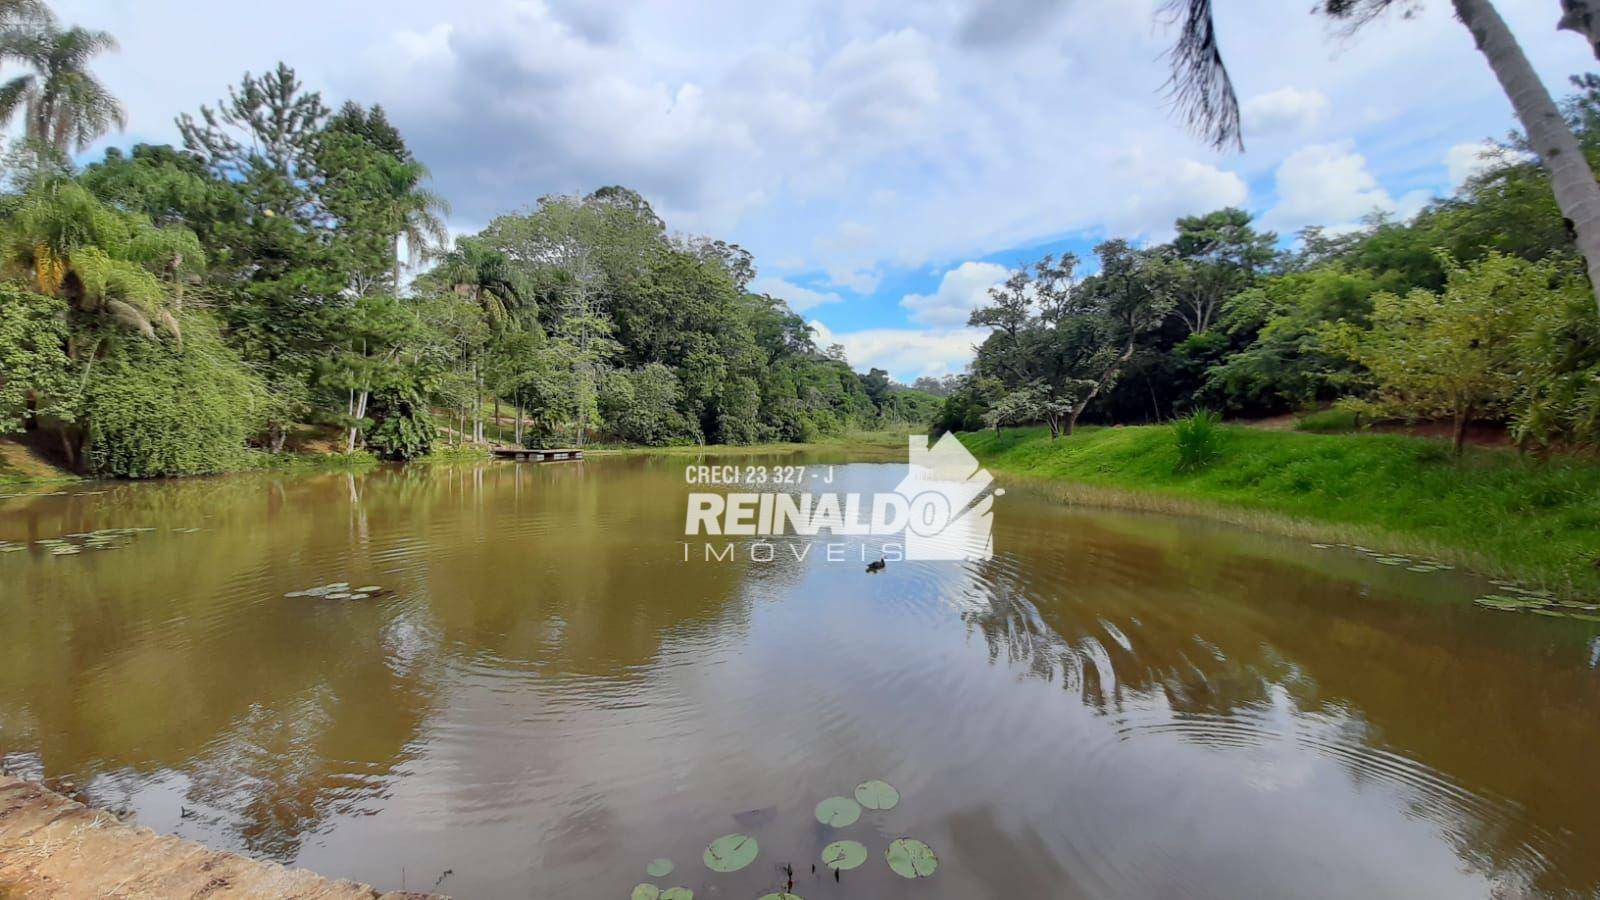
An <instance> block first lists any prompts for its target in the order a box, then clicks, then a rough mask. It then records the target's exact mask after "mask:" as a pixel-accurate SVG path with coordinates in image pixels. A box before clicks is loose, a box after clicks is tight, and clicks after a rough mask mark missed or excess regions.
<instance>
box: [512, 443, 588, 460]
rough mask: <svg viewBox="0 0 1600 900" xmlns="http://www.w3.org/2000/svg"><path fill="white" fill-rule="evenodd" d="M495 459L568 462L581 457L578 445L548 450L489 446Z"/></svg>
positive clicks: (581, 453)
mask: <svg viewBox="0 0 1600 900" xmlns="http://www.w3.org/2000/svg"><path fill="white" fill-rule="evenodd" d="M489 452H490V453H493V454H494V458H495V459H514V460H516V461H517V462H569V461H571V460H574V459H583V450H582V449H581V448H578V447H561V448H556V449H549V450H530V449H528V448H527V447H490V448H489Z"/></svg>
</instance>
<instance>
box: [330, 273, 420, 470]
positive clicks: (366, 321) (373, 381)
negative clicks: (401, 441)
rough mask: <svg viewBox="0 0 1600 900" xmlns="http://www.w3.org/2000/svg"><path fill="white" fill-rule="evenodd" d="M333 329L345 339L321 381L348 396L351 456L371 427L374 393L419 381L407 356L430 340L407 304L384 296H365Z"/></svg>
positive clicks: (347, 434) (346, 418)
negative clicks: (369, 414)
mask: <svg viewBox="0 0 1600 900" xmlns="http://www.w3.org/2000/svg"><path fill="white" fill-rule="evenodd" d="M329 326H330V330H336V331H337V332H338V333H339V334H340V335H341V340H340V341H339V346H338V348H337V349H336V350H335V351H334V353H333V354H331V355H330V356H329V357H328V358H327V359H326V360H324V362H323V364H322V379H321V380H322V382H323V383H324V384H325V385H327V386H328V387H331V388H333V389H335V390H337V391H340V392H341V393H343V394H344V395H345V398H346V406H345V415H344V418H343V422H342V424H343V425H344V428H345V452H347V453H350V452H354V451H355V449H356V446H357V441H358V440H359V438H360V437H361V434H362V432H363V430H364V429H366V428H368V427H369V426H370V425H371V421H370V420H369V419H368V417H367V404H368V401H369V400H370V399H371V397H372V394H373V393H374V392H375V391H390V392H394V391H398V390H402V389H403V388H405V387H406V386H407V385H408V383H410V382H412V381H413V380H414V377H415V372H414V369H413V366H411V365H407V364H406V363H405V361H403V355H404V354H405V353H406V351H407V350H408V349H410V348H414V347H415V346H417V345H418V344H420V343H422V342H423V341H424V340H425V338H424V336H423V335H422V334H421V333H420V332H421V330H422V329H423V327H424V326H423V322H422V320H421V319H419V318H418V317H417V315H416V313H415V312H414V311H413V310H412V309H411V308H410V307H409V306H408V305H407V304H405V303H403V302H401V301H399V300H396V299H394V298H393V297H388V296H383V295H372V296H368V297H362V298H360V299H359V300H357V301H356V302H355V304H354V305H352V306H350V307H348V308H345V309H341V310H340V311H339V312H338V313H336V314H335V315H334V317H333V320H332V321H330V322H329Z"/></svg>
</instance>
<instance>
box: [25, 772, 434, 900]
mask: <svg viewBox="0 0 1600 900" xmlns="http://www.w3.org/2000/svg"><path fill="white" fill-rule="evenodd" d="M8 892H15V893H16V894H18V895H20V896H24V897H32V896H42V897H91V896H92V897H99V896H113V895H114V896H119V897H120V896H146V897H199V896H207V895H210V894H214V893H224V894H227V895H228V896H236V897H261V898H268V897H290V896H293V897H316V898H329V900H346V898H349V900H355V898H381V900H425V898H436V897H440V896H442V895H439V894H426V893H419V892H415V891H389V892H383V891H379V890H377V889H376V888H374V887H372V886H370V885H365V884H358V883H357V882H354V881H344V880H338V881H335V880H333V879H329V878H324V877H322V876H321V875H318V874H316V873H314V872H308V871H306V870H305V869H290V868H286V867H284V866H281V865H278V864H277V863H270V862H261V861H258V860H253V859H247V858H245V857H243V856H240V855H238V854H236V853H228V852H226V851H221V850H211V849H208V848H207V847H205V846H203V845H201V844H199V843H196V842H194V841H190V840H185V839H183V838H180V837H175V836H173V835H162V834H156V833H155V832H154V831H151V830H150V829H148V828H139V827H135V826H133V825H128V824H125V823H123V822H122V821H120V820H119V819H117V817H116V816H113V815H111V814H110V813H108V812H104V811H102V810H96V809H90V808H89V807H87V806H84V805H83V804H82V803H78V802H77V801H75V800H71V799H69V798H67V797H64V796H62V795H61V794H57V793H55V792H54V791H51V790H49V789H48V788H45V787H44V786H42V785H39V784H36V783H34V782H30V781H23V780H22V779H20V778H14V777H12V776H9V775H4V774H0V894H4V895H6V896H10V893H8Z"/></svg>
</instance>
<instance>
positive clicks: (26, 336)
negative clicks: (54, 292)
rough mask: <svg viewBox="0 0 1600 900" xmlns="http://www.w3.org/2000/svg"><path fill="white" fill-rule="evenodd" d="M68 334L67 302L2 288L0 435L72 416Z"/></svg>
mask: <svg viewBox="0 0 1600 900" xmlns="http://www.w3.org/2000/svg"><path fill="white" fill-rule="evenodd" d="M67 334H68V332H67V305H66V304H65V303H63V302H62V301H60V300H57V299H55V298H53V297H44V296H41V295H39V294H32V293H29V292H27V291H24V290H20V289H18V288H17V287H15V286H13V285H7V284H0V434H6V433H9V432H14V431H21V430H22V429H23V428H24V427H26V426H27V425H28V424H29V422H30V420H34V419H36V418H40V417H49V418H56V419H62V420H71V419H72V418H73V417H74V405H75V403H74V401H75V400H76V389H77V383H76V381H75V379H74V378H73V377H72V375H73V367H72V361H71V359H69V358H68V357H67V353H66V346H67Z"/></svg>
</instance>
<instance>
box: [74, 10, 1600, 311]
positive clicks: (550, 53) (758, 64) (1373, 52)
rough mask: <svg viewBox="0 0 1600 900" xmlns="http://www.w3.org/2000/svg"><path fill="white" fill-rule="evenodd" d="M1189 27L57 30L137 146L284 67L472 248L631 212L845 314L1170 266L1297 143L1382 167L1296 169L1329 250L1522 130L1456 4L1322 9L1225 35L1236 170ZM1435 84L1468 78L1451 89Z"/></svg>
mask: <svg viewBox="0 0 1600 900" xmlns="http://www.w3.org/2000/svg"><path fill="white" fill-rule="evenodd" d="M1164 5H1165V0H1073V2H1068V0H947V2H942V3H905V2H903V0H796V2H793V3H786V4H777V5H773V4H768V5H765V6H761V5H752V4H749V3H748V2H746V0H702V2H698V3H695V4H691V5H687V6H686V5H682V4H662V3H649V2H641V0H616V2H612V3H593V2H585V0H480V2H475V3H473V4H470V5H467V4H456V5H454V6H451V5H448V4H444V5H442V4H439V3H437V2H433V0H389V2H388V3H387V4H386V5H385V6H384V12H385V14H384V15H382V16H373V15H371V14H370V9H368V8H366V7H367V6H370V4H343V5H341V4H328V3H327V2H326V0H278V2H276V3H273V4H268V5H261V4H257V5H256V6H249V5H244V6H240V7H239V8H238V10H235V11H233V12H234V13H235V20H234V21H233V25H234V27H231V28H226V29H219V28H216V27H214V23H212V22H210V21H208V20H206V19H204V17H200V18H196V17H195V16H194V14H193V6H194V4H193V3H192V0H140V2H139V3H137V4H128V3H109V4H108V3H106V2H105V0H53V2H52V7H53V8H55V9H56V11H57V13H58V14H59V15H60V16H61V18H62V19H63V20H66V21H73V22H82V23H83V24H85V25H89V26H92V27H103V28H107V29H109V30H111V31H112V32H113V33H115V34H116V35H117V36H118V38H119V39H120V40H121V43H122V46H123V50H122V52H121V53H120V54H116V55H111V56H108V57H106V58H104V59H102V60H98V61H97V63H96V67H97V72H98V73H99V74H101V75H102V77H103V78H105V80H106V81H107V82H108V83H109V84H111V85H112V86H113V88H114V89H115V90H116V91H117V93H118V95H119V96H120V97H121V98H122V99H123V100H124V101H125V102H126V104H127V106H128V111H129V115H130V120H131V121H130V129H129V132H128V134H127V135H123V136H116V137H112V138H110V139H109V140H110V141H114V142H117V143H128V142H131V141H134V140H148V141H172V140H175V139H176V134H175V130H174V128H173V126H172V117H173V116H174V114H176V113H178V112H180V111H193V110H195V109H196V108H197V107H198V106H199V104H200V103H203V102H206V103H209V102H214V101H215V99H216V98H217V97H219V96H222V95H224V94H225V91H226V86H227V85H228V84H230V83H233V82H236V81H237V80H238V77H239V75H240V73H241V72H242V71H243V70H245V69H250V70H253V71H257V72H260V71H263V70H265V69H268V68H270V67H271V66H272V65H274V64H275V63H276V62H277V60H279V59H280V58H281V59H284V60H286V61H288V62H289V63H290V64H292V65H294V66H295V67H296V68H297V70H298V72H299V74H300V76H301V77H302V79H303V80H304V81H305V83H306V85H307V87H308V88H311V89H317V90H321V91H323V92H324V96H325V98H326V99H327V100H328V101H329V102H330V103H331V104H333V105H337V104H338V103H339V102H342V101H343V100H344V99H346V98H351V99H357V100H360V101H362V102H365V103H374V102H377V103H382V104H383V105H384V106H385V108H386V109H387V110H388V111H389V113H390V117H391V119H393V120H394V121H395V122H396V124H397V125H398V126H399V127H400V128H401V130H402V131H403V132H404V134H405V135H406V138H407V140H408V142H409V143H410V144H411V145H412V147H413V149H414V150H415V151H416V152H417V154H418V156H419V157H420V158H421V159H422V160H423V161H424V162H426V163H427V164H428V165H429V166H430V168H431V169H432V171H433V174H434V180H435V184H434V187H435V188H436V189H437V190H438V191H439V192H440V193H442V194H443V195H445V196H446V197H448V198H449V199H450V200H451V203H452V206H453V208H454V214H453V220H452V223H451V224H452V226H454V227H456V228H458V229H459V228H463V227H466V226H467V225H468V224H475V223H484V222H487V221H489V220H490V219H491V218H492V217H493V216H495V215H497V214H500V213H502V212H506V211H510V210H515V209H518V208H519V207H522V206H524V205H527V204H531V203H533V202H535V201H536V200H537V199H538V198H539V197H540V196H541V195H544V194H549V193H559V192H574V191H589V190H593V189H594V188H596V187H598V186H601V185H605V184H625V185H628V186H630V187H633V188H635V189H637V190H639V191H641V192H642V193H643V194H644V195H645V196H646V197H647V198H648V199H649V200H650V201H651V203H652V204H654V205H655V206H656V208H657V210H658V212H660V213H661V214H662V215H663V216H664V217H665V218H666V219H667V221H668V222H669V223H670V224H671V225H672V226H673V227H674V228H676V229H680V230H684V231H691V232H702V233H712V234H715V235H717V236H718V237H723V238H726V239H729V240H734V241H738V242H739V243H740V244H742V245H743V246H745V247H747V248H748V249H750V250H751V251H752V252H754V253H755V254H756V256H757V259H758V260H759V261H760V262H761V264H762V266H763V268H764V269H765V270H766V271H767V272H768V273H769V274H772V275H775V276H780V277H783V278H785V279H787V280H788V281H789V282H790V283H793V284H798V285H804V286H807V288H808V289H810V290H813V291H815V292H816V293H817V294H819V295H822V296H827V295H829V294H837V295H839V296H841V297H846V298H848V297H850V296H852V295H854V294H864V293H868V292H873V291H876V290H877V289H878V288H879V286H880V284H881V283H882V280H883V279H884V278H886V277H888V276H891V275H893V274H895V273H897V272H900V271H904V270H907V269H911V268H922V267H925V266H930V265H936V266H941V267H944V266H949V265H952V264H955V263H957V262H960V261H961V260H972V259H980V258H984V257H987V256H989V255H991V254H994V253H997V252H1000V251H1005V250H1012V249H1015V248H1018V247H1025V246H1034V245H1038V244H1041V243H1045V242H1050V241H1056V240H1059V239H1062V238H1071V237H1079V236H1087V237H1098V236H1101V235H1104V234H1120V235H1128V236H1132V237H1136V238H1146V239H1150V238H1153V239H1157V240H1159V239H1162V238H1164V237H1165V236H1166V234H1168V233H1170V229H1171V227H1172V220H1173V219H1174V218H1175V217H1177V216H1179V215H1182V214H1188V213H1194V212H1200V211H1204V210H1206V209H1212V208H1216V207H1217V206H1223V205H1230V204H1232V205H1244V206H1251V207H1257V208H1258V207H1260V206H1261V201H1262V200H1263V199H1265V198H1259V197H1257V198H1253V197H1251V196H1250V192H1249V191H1248V190H1247V189H1246V184H1250V185H1262V186H1270V185H1271V184H1272V182H1273V179H1274V173H1275V171H1277V170H1278V169H1279V168H1280V164H1286V163H1287V160H1286V156H1287V155H1288V154H1289V153H1290V151H1293V150H1297V149H1301V148H1298V147H1297V146H1284V145H1280V144H1275V143H1274V141H1275V140H1284V141H1287V140H1290V139H1293V140H1296V141H1304V140H1308V139H1307V138H1305V137H1304V135H1305V134H1307V133H1309V132H1306V131H1304V130H1303V129H1304V128H1306V127H1310V126H1314V127H1315V132H1314V133H1316V134H1348V135H1351V136H1353V137H1354V138H1356V139H1357V140H1359V141H1360V144H1359V147H1360V149H1361V150H1362V151H1363V152H1364V153H1365V154H1366V159H1365V161H1364V164H1363V166H1362V167H1361V168H1362V169H1363V170H1364V171H1365V172H1366V174H1367V175H1368V176H1369V177H1371V178H1372V179H1373V182H1374V183H1372V184H1368V185H1366V186H1365V187H1362V186H1360V185H1356V186H1355V187H1354V189H1353V193H1352V192H1351V190H1349V189H1347V190H1345V191H1344V194H1343V196H1344V197H1345V201H1340V202H1337V203H1336V202H1334V200H1333V199H1331V198H1330V197H1322V198H1320V200H1319V199H1318V198H1316V197H1314V196H1310V193H1315V192H1314V191H1311V192H1310V193H1307V192H1301V193H1299V194H1296V193H1295V191H1294V190H1293V187H1294V184H1293V181H1294V179H1293V178H1292V177H1290V176H1292V175H1293V174H1294V172H1293V167H1292V166H1291V167H1288V171H1286V172H1284V173H1283V174H1284V177H1285V180H1286V182H1287V183H1288V184H1287V185H1286V186H1288V187H1289V188H1290V190H1289V191H1288V193H1289V194H1291V195H1292V196H1291V202H1290V203H1289V204H1288V205H1286V206H1284V207H1283V209H1282V211H1281V213H1282V215H1284V216H1287V217H1289V218H1297V219H1301V220H1304V221H1302V222H1300V223H1298V224H1304V223H1305V221H1319V220H1320V221H1330V220H1329V219H1327V218H1326V217H1325V215H1324V213H1326V212H1328V211H1330V210H1332V211H1333V212H1339V213H1341V214H1343V213H1348V212H1349V210H1350V208H1352V207H1354V208H1359V207H1363V206H1367V205H1377V206H1380V207H1381V206H1383V204H1382V202H1381V201H1382V199H1383V197H1384V196H1385V195H1387V192H1386V191H1384V190H1383V188H1382V185H1383V184H1393V183H1394V182H1393V181H1392V180H1391V179H1394V178H1401V177H1403V178H1410V179H1413V180H1415V179H1417V178H1418V177H1422V178H1425V179H1437V180H1438V181H1439V182H1442V181H1443V179H1444V178H1445V172H1446V169H1445V168H1444V167H1443V166H1440V160H1441V159H1442V157H1443V155H1444V153H1445V151H1446V150H1447V149H1448V148H1449V146H1450V145H1451V144H1452V143H1455V142H1458V141H1462V140H1465V139H1468V138H1472V137H1476V136H1479V135H1486V134H1498V133H1501V132H1503V131H1504V130H1505V128H1506V127H1507V125H1508V124H1509V122H1508V113H1507V109H1506V103H1505V98H1504V95H1503V93H1502V92H1501V90H1500V88H1499V87H1498V85H1497V84H1496V83H1495V81H1494V79H1493V77H1492V76H1491V75H1490V73H1489V71H1488V69H1487V67H1486V66H1484V65H1483V64H1482V62H1481V60H1480V59H1478V57H1477V55H1476V54H1474V53H1473V51H1472V49H1471V46H1470V42H1469V41H1467V40H1466V38H1465V35H1464V32H1463V31H1462V29H1461V26H1460V25H1459V23H1457V22H1455V21H1453V20H1452V18H1451V15H1450V10H1449V4H1445V3H1433V4H1424V5H1423V6H1422V8H1421V9H1420V11H1419V13H1418V15H1417V16H1415V17H1413V18H1409V19H1406V20H1404V21H1400V20H1396V21H1394V22H1390V23H1386V24H1385V26H1384V27H1382V28H1376V29H1368V30H1367V31H1366V32H1364V33H1363V35H1362V36H1361V40H1359V41H1353V42H1345V43H1344V44H1343V45H1339V44H1337V43H1330V42H1329V40H1328V34H1327V31H1326V28H1325V23H1324V22H1323V21H1322V20H1321V19H1319V18H1318V17H1315V16H1311V15H1308V14H1307V11H1306V8H1305V7H1304V6H1303V5H1300V4H1293V3H1284V2H1282V0H1233V2H1230V3H1227V4H1219V5H1218V8H1217V16H1218V28H1219V32H1220V33H1221V35H1222V36H1223V38H1224V40H1225V41H1226V44H1227V46H1228V47H1229V48H1231V49H1230V58H1229V62H1230V71H1231V73H1232V74H1233V76H1234V81H1235V83H1236V84H1237V85H1238V86H1239V88H1240V90H1241V91H1242V92H1243V96H1245V97H1246V98H1249V99H1248V100H1247V102H1246V104H1245V107H1246V116H1247V118H1248V119H1249V127H1250V128H1251V129H1252V130H1254V131H1255V132H1256V133H1259V134H1262V135H1264V136H1265V135H1278V138H1269V139H1264V140H1262V141H1261V142H1259V143H1252V144H1251V153H1249V154H1247V155H1243V156H1235V155H1218V154H1215V153H1213V152H1212V151H1211V150H1210V148H1208V147H1207V146H1206V145H1205V143H1204V142H1203V141H1199V140H1196V139H1195V138H1194V137H1193V136H1191V135H1189V134H1187V133H1186V132H1185V131H1184V129H1183V128H1182V127H1181V126H1180V125H1179V124H1178V123H1176V122H1174V121H1173V118H1172V116H1171V114H1170V110H1169V109H1168V108H1166V106H1165V105H1164V104H1163V103H1162V102H1161V92H1162V86H1163V83H1164V81H1165V80H1166V71H1165V67H1164V66H1163V64H1162V62H1161V61H1160V57H1161V54H1162V52H1163V51H1164V50H1165V49H1166V47H1167V45H1168V42H1169V40H1170V39H1171V37H1172V31H1171V29H1170V28H1163V27H1152V23H1153V22H1155V21H1157V19H1156V13H1157V11H1158V10H1159V9H1160V8H1161V7H1162V6H1164ZM1524 7H1526V8H1524ZM1503 14H1504V15H1506V17H1507V18H1508V19H1509V20H1510V24H1511V27H1512V29H1513V30H1515V31H1516V32H1517V33H1518V34H1519V36H1521V37H1522V38H1523V40H1524V43H1525V49H1526V50H1527V52H1528V55H1529V57H1530V58H1531V59H1532V60H1533V62H1534V64H1535V65H1536V66H1538V67H1539V69H1540V72H1541V74H1543V75H1544V76H1545V78H1546V81H1547V83H1549V84H1557V83H1559V82H1560V80H1561V78H1562V76H1563V75H1564V74H1565V73H1566V72H1569V71H1577V70H1580V69H1581V68H1582V67H1583V66H1584V64H1585V63H1584V60H1585V59H1586V56H1585V52H1586V51H1585V48H1584V46H1583V44H1582V42H1575V41H1572V40H1571V38H1570V36H1564V35H1557V34H1556V33H1555V32H1553V31H1551V30H1550V29H1549V28H1548V27H1547V25H1548V23H1547V22H1546V21H1545V18H1544V17H1545V13H1544V12H1542V11H1541V10H1540V8H1539V5H1538V4H1534V3H1524V4H1505V8H1504V10H1503ZM308 21H315V22H317V25H318V27H317V28H314V29H307V28H304V27H302V25H303V23H305V22H308ZM1252 48H1255V49H1252ZM1259 48H1269V49H1270V52H1260V49H1259ZM1589 62H1591V63H1592V59H1590V60H1589ZM1418 71H1450V72H1452V73H1455V75H1456V76H1457V77H1452V78H1451V79H1449V80H1448V81H1449V83H1448V84H1446V85H1444V86H1443V87H1441V86H1440V84H1439V83H1438V82H1437V80H1436V79H1424V78H1416V77H1415V73H1416V72H1418ZM1309 85H1314V86H1315V87H1316V90H1311V89H1309V88H1308V87H1306V86H1309ZM1286 86H1291V87H1286ZM1273 129H1281V130H1273ZM1354 149H1355V147H1354V146H1351V147H1346V148H1344V152H1345V153H1347V154H1348V153H1353V152H1354ZM1300 162H1301V163H1304V160H1301V161H1300ZM1418 173H1426V174H1424V175H1422V176H1419V175H1418ZM1435 186H1436V187H1443V186H1444V185H1443V184H1442V183H1441V184H1438V185H1435ZM1346 187H1347V188H1349V186H1348V185H1347V186H1346ZM1352 196H1353V197H1354V198H1355V201H1356V202H1346V201H1349V199H1350V197H1352ZM1388 196H1389V199H1390V203H1391V205H1392V207H1393V208H1394V209H1396V210H1397V211H1404V210H1405V209H1407V208H1408V204H1409V203H1410V201H1409V200H1408V198H1407V197H1395V196H1393V195H1388ZM1252 200H1255V201H1256V202H1255V203H1251V201H1252ZM1297 208H1299V209H1301V212H1298V213H1297V212H1295V210H1296V209H1297ZM1280 227H1281V226H1280ZM794 296H798V295H794ZM798 302H805V301H798ZM876 302H883V303H886V304H892V303H893V302H894V299H891V298H882V299H880V300H878V301H876ZM823 308H826V309H833V308H836V307H834V306H830V305H827V304H823Z"/></svg>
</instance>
